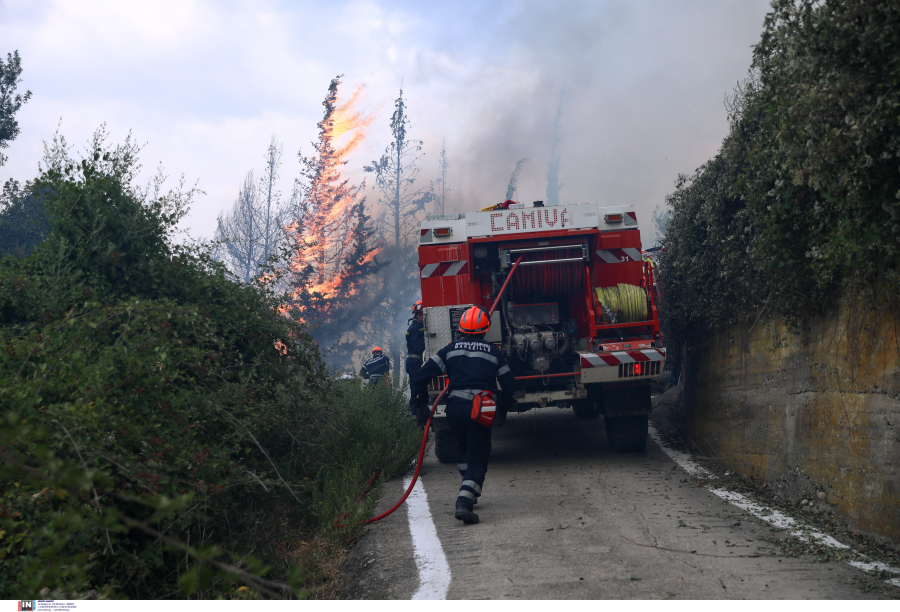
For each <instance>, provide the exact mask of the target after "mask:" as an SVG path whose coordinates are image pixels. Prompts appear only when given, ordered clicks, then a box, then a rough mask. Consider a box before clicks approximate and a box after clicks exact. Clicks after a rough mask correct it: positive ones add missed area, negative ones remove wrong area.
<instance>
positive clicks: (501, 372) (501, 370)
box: [497, 365, 509, 376]
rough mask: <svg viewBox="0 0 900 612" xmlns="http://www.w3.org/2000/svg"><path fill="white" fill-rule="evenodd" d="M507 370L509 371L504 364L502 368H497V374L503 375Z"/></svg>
mask: <svg viewBox="0 0 900 612" xmlns="http://www.w3.org/2000/svg"><path fill="white" fill-rule="evenodd" d="M507 372H509V366H508V365H505V366H503V367H502V368H500V369H499V370H497V376H503V375H504V374H506V373H507Z"/></svg>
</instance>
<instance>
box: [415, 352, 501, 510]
mask: <svg viewBox="0 0 900 612" xmlns="http://www.w3.org/2000/svg"><path fill="white" fill-rule="evenodd" d="M442 374H447V376H448V379H449V387H450V388H449V389H448V390H447V421H448V422H449V424H450V429H451V430H452V431H453V433H454V435H455V437H456V466H457V468H458V469H459V473H460V476H462V479H463V480H462V485H461V486H460V488H459V495H458V497H457V500H456V505H457V508H459V507H460V506H462V507H464V508H466V509H467V510H468V511H469V512H471V511H472V508H473V506H474V502H475V499H476V498H477V497H478V496H480V495H481V488H482V486H483V485H484V477H485V474H486V473H487V466H488V458H489V457H490V454H491V429H490V427H485V426H484V425H480V424H478V423H476V422H474V421H473V420H472V416H471V414H472V401H473V399H474V397H475V394H476V393H478V392H479V391H482V390H486V391H491V392H492V393H494V395H495V396H496V395H497V380H498V379H499V381H500V385H501V387H502V388H503V391H502V396H501V398H500V402H499V405H500V407H501V409H504V410H505V409H507V408H509V407H511V406H512V404H513V385H514V383H515V379H514V377H513V374H512V372H510V369H509V365H508V364H507V363H506V358H505V357H504V356H503V353H502V352H501V351H500V349H499V348H497V346H496V345H494V344H491V343H489V342H484V341H483V340H481V339H480V338H478V339H475V338H473V339H472V340H463V341H459V342H453V343H450V344H448V345H447V346H445V347H444V348H442V349H441V350H440V351H438V352H437V354H436V355H434V356H433V357H432V358H431V359H429V360H428V361H426V362H425V364H424V365H423V366H422V368H421V369H420V370H419V374H418V376H417V377H416V382H415V388H416V392H417V393H427V389H428V381H429V380H431V379H432V378H435V377H437V376H440V375H442ZM473 516H475V520H474V521H473V522H477V520H478V519H477V515H473ZM457 518H460V517H459V515H458V516H457ZM467 522H468V521H467Z"/></svg>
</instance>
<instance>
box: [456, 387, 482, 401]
mask: <svg viewBox="0 0 900 612" xmlns="http://www.w3.org/2000/svg"><path fill="white" fill-rule="evenodd" d="M480 391H481V389H457V390H456V391H451V392H450V393H449V395H450V396H451V397H458V398H460V399H467V400H470V399H475V394H476V393H479V392H480Z"/></svg>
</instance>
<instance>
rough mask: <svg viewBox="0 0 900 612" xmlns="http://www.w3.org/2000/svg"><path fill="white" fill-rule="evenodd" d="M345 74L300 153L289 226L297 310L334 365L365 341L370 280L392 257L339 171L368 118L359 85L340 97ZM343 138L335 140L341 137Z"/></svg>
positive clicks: (372, 295) (371, 301) (372, 294)
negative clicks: (382, 257) (308, 148)
mask: <svg viewBox="0 0 900 612" xmlns="http://www.w3.org/2000/svg"><path fill="white" fill-rule="evenodd" d="M341 77H342V75H339V76H338V77H336V78H334V79H332V81H331V84H330V85H329V88H328V93H327V94H326V96H325V100H324V102H323V103H322V105H323V106H324V107H325V112H324V116H323V118H322V120H321V121H320V122H319V123H318V128H319V138H318V140H316V141H315V142H313V143H312V147H313V150H314V151H315V153H314V154H312V155H308V156H305V155H303V154H302V153H301V154H300V156H299V157H300V175H301V178H300V179H299V180H298V182H297V183H296V185H295V190H294V194H293V195H292V198H291V201H292V209H293V211H294V220H293V221H292V222H291V223H290V224H289V225H288V226H287V228H286V232H287V234H288V237H289V239H290V240H291V245H292V246H291V249H292V253H291V260H290V263H289V265H290V272H291V273H290V275H289V283H290V285H291V293H292V304H293V306H294V308H295V312H296V313H297V315H298V316H299V317H300V318H301V319H302V320H304V321H305V322H307V323H308V324H309V325H310V326H311V328H312V331H311V333H312V335H313V337H315V338H316V340H317V341H319V344H320V346H322V347H323V348H324V349H326V351H327V353H326V354H327V355H328V359H327V360H328V361H329V363H330V364H331V365H332V367H339V368H343V367H345V366H346V362H347V360H349V357H350V356H351V355H352V354H353V353H354V352H355V351H358V350H360V349H361V347H362V346H364V345H365V344H366V343H367V341H368V339H369V338H368V336H367V334H366V332H365V329H364V328H365V325H366V317H368V316H370V315H371V311H372V309H373V307H374V305H375V304H376V303H377V302H376V300H377V299H378V298H377V295H376V292H377V291H378V287H377V286H370V285H371V283H370V281H371V279H372V277H373V275H375V274H376V273H377V272H378V271H379V270H381V269H382V268H383V267H384V266H386V265H388V263H390V262H384V261H379V259H378V255H379V254H380V253H381V252H382V251H383V250H384V245H383V244H379V242H378V240H377V239H376V237H375V236H374V230H373V228H372V226H371V223H370V221H371V219H370V216H369V215H368V214H366V202H365V198H360V197H359V196H360V192H361V191H362V189H363V188H364V187H365V183H362V184H361V185H354V184H353V183H352V182H351V181H350V179H347V178H344V177H342V175H341V170H342V168H343V166H344V165H346V163H347V162H346V157H347V155H348V154H349V153H350V152H351V151H352V150H353V149H354V148H356V146H358V145H359V143H360V142H361V140H362V138H363V137H364V135H365V134H364V133H363V131H362V129H361V128H364V127H366V126H367V125H369V123H371V117H366V116H364V115H362V114H361V113H359V112H358V111H356V104H357V103H358V101H359V97H360V92H359V90H358V89H357V91H356V92H354V94H353V95H352V96H351V97H350V98H349V99H348V100H347V101H346V102H345V103H343V104H339V88H340V84H341ZM342 136H346V140H343V141H342V142H341V143H338V142H337V141H338V139H339V138H341V137H342Z"/></svg>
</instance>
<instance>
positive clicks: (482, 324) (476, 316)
mask: <svg viewBox="0 0 900 612" xmlns="http://www.w3.org/2000/svg"><path fill="white" fill-rule="evenodd" d="M490 328H491V318H490V317H489V316H488V313H487V310H485V309H484V308H482V307H481V306H472V307H471V308H469V309H468V310H467V311H465V312H464V313H463V316H462V318H461V319H460V320H459V331H461V332H462V333H464V334H483V333H485V332H487V330H489V329H490Z"/></svg>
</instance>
